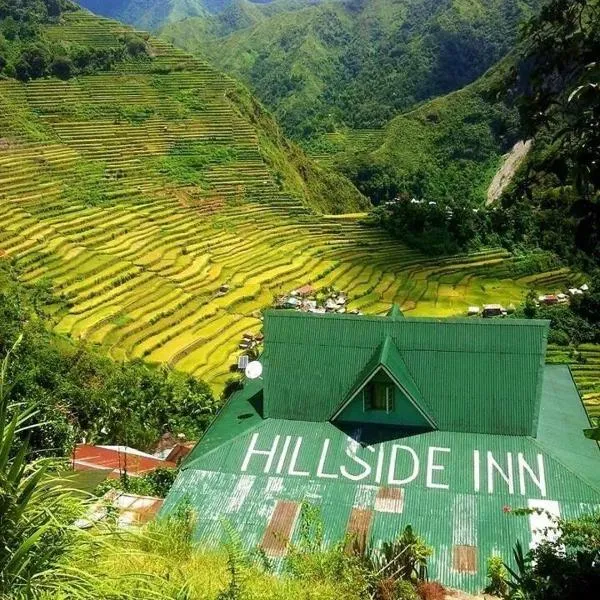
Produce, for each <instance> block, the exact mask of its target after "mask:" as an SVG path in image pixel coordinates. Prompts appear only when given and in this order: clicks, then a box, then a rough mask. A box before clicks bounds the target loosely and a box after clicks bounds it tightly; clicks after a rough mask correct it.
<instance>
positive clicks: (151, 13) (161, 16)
mask: <svg viewBox="0 0 600 600" xmlns="http://www.w3.org/2000/svg"><path fill="white" fill-rule="evenodd" d="M234 1H235V0H79V2H78V4H80V5H81V6H83V7H84V8H87V9H88V10H90V11H92V12H93V13H96V14H98V15H103V16H105V17H111V18H113V19H117V20H119V21H123V22H124V23H128V24H130V25H134V26H135V27H141V28H143V29H151V30H153V29H156V28H158V27H160V26H162V25H165V24H166V23H172V22H175V21H180V20H181V19H185V18H187V17H197V16H207V17H209V16H210V15H211V14H215V13H220V12H221V11H223V10H225V9H227V8H228V7H229V6H230V5H231V4H232V3H233V2H234ZM269 2H270V0H264V1H263V2H261V1H260V0H256V4H263V3H266V4H268V3H269Z"/></svg>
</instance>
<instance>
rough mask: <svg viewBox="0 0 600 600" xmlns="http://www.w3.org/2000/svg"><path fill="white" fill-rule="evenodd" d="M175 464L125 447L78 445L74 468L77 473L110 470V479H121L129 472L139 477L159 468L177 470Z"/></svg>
mask: <svg viewBox="0 0 600 600" xmlns="http://www.w3.org/2000/svg"><path fill="white" fill-rule="evenodd" d="M175 467H176V465H175V463H173V462H170V461H167V460H160V459H159V458H156V457H155V456H152V455H151V454H146V453H145V452H140V451H138V450H135V449H133V448H126V447H124V446H118V447H117V446H115V447H102V446H91V445H88V444H78V445H77V446H76V447H75V454H74V456H73V468H74V469H75V470H76V471H86V470H90V469H110V470H111V475H110V477H119V476H120V475H121V474H122V473H123V472H125V471H127V473H128V474H129V475H132V476H137V475H142V474H144V473H147V472H149V471H154V470H155V469H159V468H165V469H169V468H175Z"/></svg>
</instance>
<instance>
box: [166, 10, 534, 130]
mask: <svg viewBox="0 0 600 600" xmlns="http://www.w3.org/2000/svg"><path fill="white" fill-rule="evenodd" d="M540 4H541V0H491V1H490V0H487V1H485V2H484V1H483V0H445V1H443V2H440V1H439V0H435V1H434V0H408V1H406V0H402V1H399V0H372V1H370V2H365V1H362V0H341V1H337V2H336V1H328V2H322V3H319V4H316V5H313V6H309V7H305V8H302V9H300V10H285V11H278V12H274V14H269V16H265V14H266V8H265V9H261V13H262V15H263V17H262V18H253V17H252V13H251V12H250V11H249V10H248V3H247V2H244V0H240V1H238V2H236V3H235V4H232V5H230V6H228V7H227V8H226V9H225V10H224V11H223V13H222V14H220V15H216V16H215V15H211V16H209V17H207V18H196V19H189V20H184V21H180V22H177V23H173V24H170V25H167V26H166V27H165V28H164V29H163V30H162V33H161V35H162V36H163V37H164V38H165V39H168V40H169V41H172V42H173V43H175V44H176V45H178V46H181V47H183V48H186V49H187V50H189V51H192V52H195V53H197V54H200V55H204V56H207V57H208V58H209V59H210V60H211V61H213V62H214V63H215V64H217V65H219V66H220V67H221V68H223V69H224V70H225V71H226V72H229V73H232V74H234V75H236V76H239V77H241V79H242V80H243V81H245V82H246V83H248V84H249V85H250V87H251V89H252V90H253V91H254V92H255V93H256V94H257V95H258V96H259V97H260V98H261V100H262V101H263V102H265V104H266V105H267V106H269V107H270V108H271V109H272V110H274V112H275V115H276V117H277V119H278V121H279V122H280V123H281V124H282V125H283V126H284V128H285V130H286V132H287V133H288V134H290V135H292V136H293V137H296V138H298V139H306V138H307V137H310V136H312V135H314V133H315V132H319V131H323V130H332V129H333V128H335V127H339V126H341V125H346V126H349V127H351V128H364V127H380V126H382V125H383V124H384V123H386V122H387V121H389V120H390V119H391V118H393V117H394V116H396V115H397V114H398V113H399V112H402V111H404V110H406V109H408V108H410V107H412V106H414V105H415V103H418V102H420V101H423V100H426V99H428V98H433V97H435V96H438V95H441V94H445V93H448V92H450V91H453V90H457V89H459V88H461V87H463V86H464V85H466V84H468V83H470V82H472V81H474V80H475V79H476V78H477V77H479V76H480V75H481V74H483V72H485V71H486V70H487V69H488V68H489V67H490V66H491V65H493V64H494V63H495V62H496V61H497V60H499V59H500V58H501V57H502V56H503V55H504V54H505V53H506V52H507V51H509V50H510V49H511V47H512V45H513V43H514V41H515V38H516V32H517V27H518V24H519V23H520V22H521V21H522V20H523V19H524V18H526V17H527V16H529V15H530V14H532V12H534V11H536V10H537V9H538V7H539V6H540ZM277 6H278V3H277V2H275V3H274V4H271V5H268V7H269V9H270V10H271V11H273V8H274V7H277ZM254 12H256V11H254ZM240 15H242V16H240ZM237 27H241V28H240V29H239V30H237V31H236V30H235V29H236V28H237Z"/></svg>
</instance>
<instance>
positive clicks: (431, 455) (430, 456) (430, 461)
mask: <svg viewBox="0 0 600 600" xmlns="http://www.w3.org/2000/svg"><path fill="white" fill-rule="evenodd" d="M436 452H447V453H448V454H449V453H450V448H436V447H435V446H430V447H429V451H428V452H427V477H426V482H425V485H426V486H427V487H428V488H439V489H441V490H447V489H449V486H448V485H447V484H445V483H434V482H433V472H434V471H443V470H444V469H445V467H444V466H443V465H436V464H435V463H434V460H435V453H436Z"/></svg>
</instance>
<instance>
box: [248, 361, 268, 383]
mask: <svg viewBox="0 0 600 600" xmlns="http://www.w3.org/2000/svg"><path fill="white" fill-rule="evenodd" d="M262 370H263V366H262V365H261V364H260V363H259V362H258V361H257V360H253V361H252V362H249V363H248V365H247V366H246V369H245V371H244V372H245V373H246V377H247V378H248V379H258V378H259V377H260V376H261V375H262Z"/></svg>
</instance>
